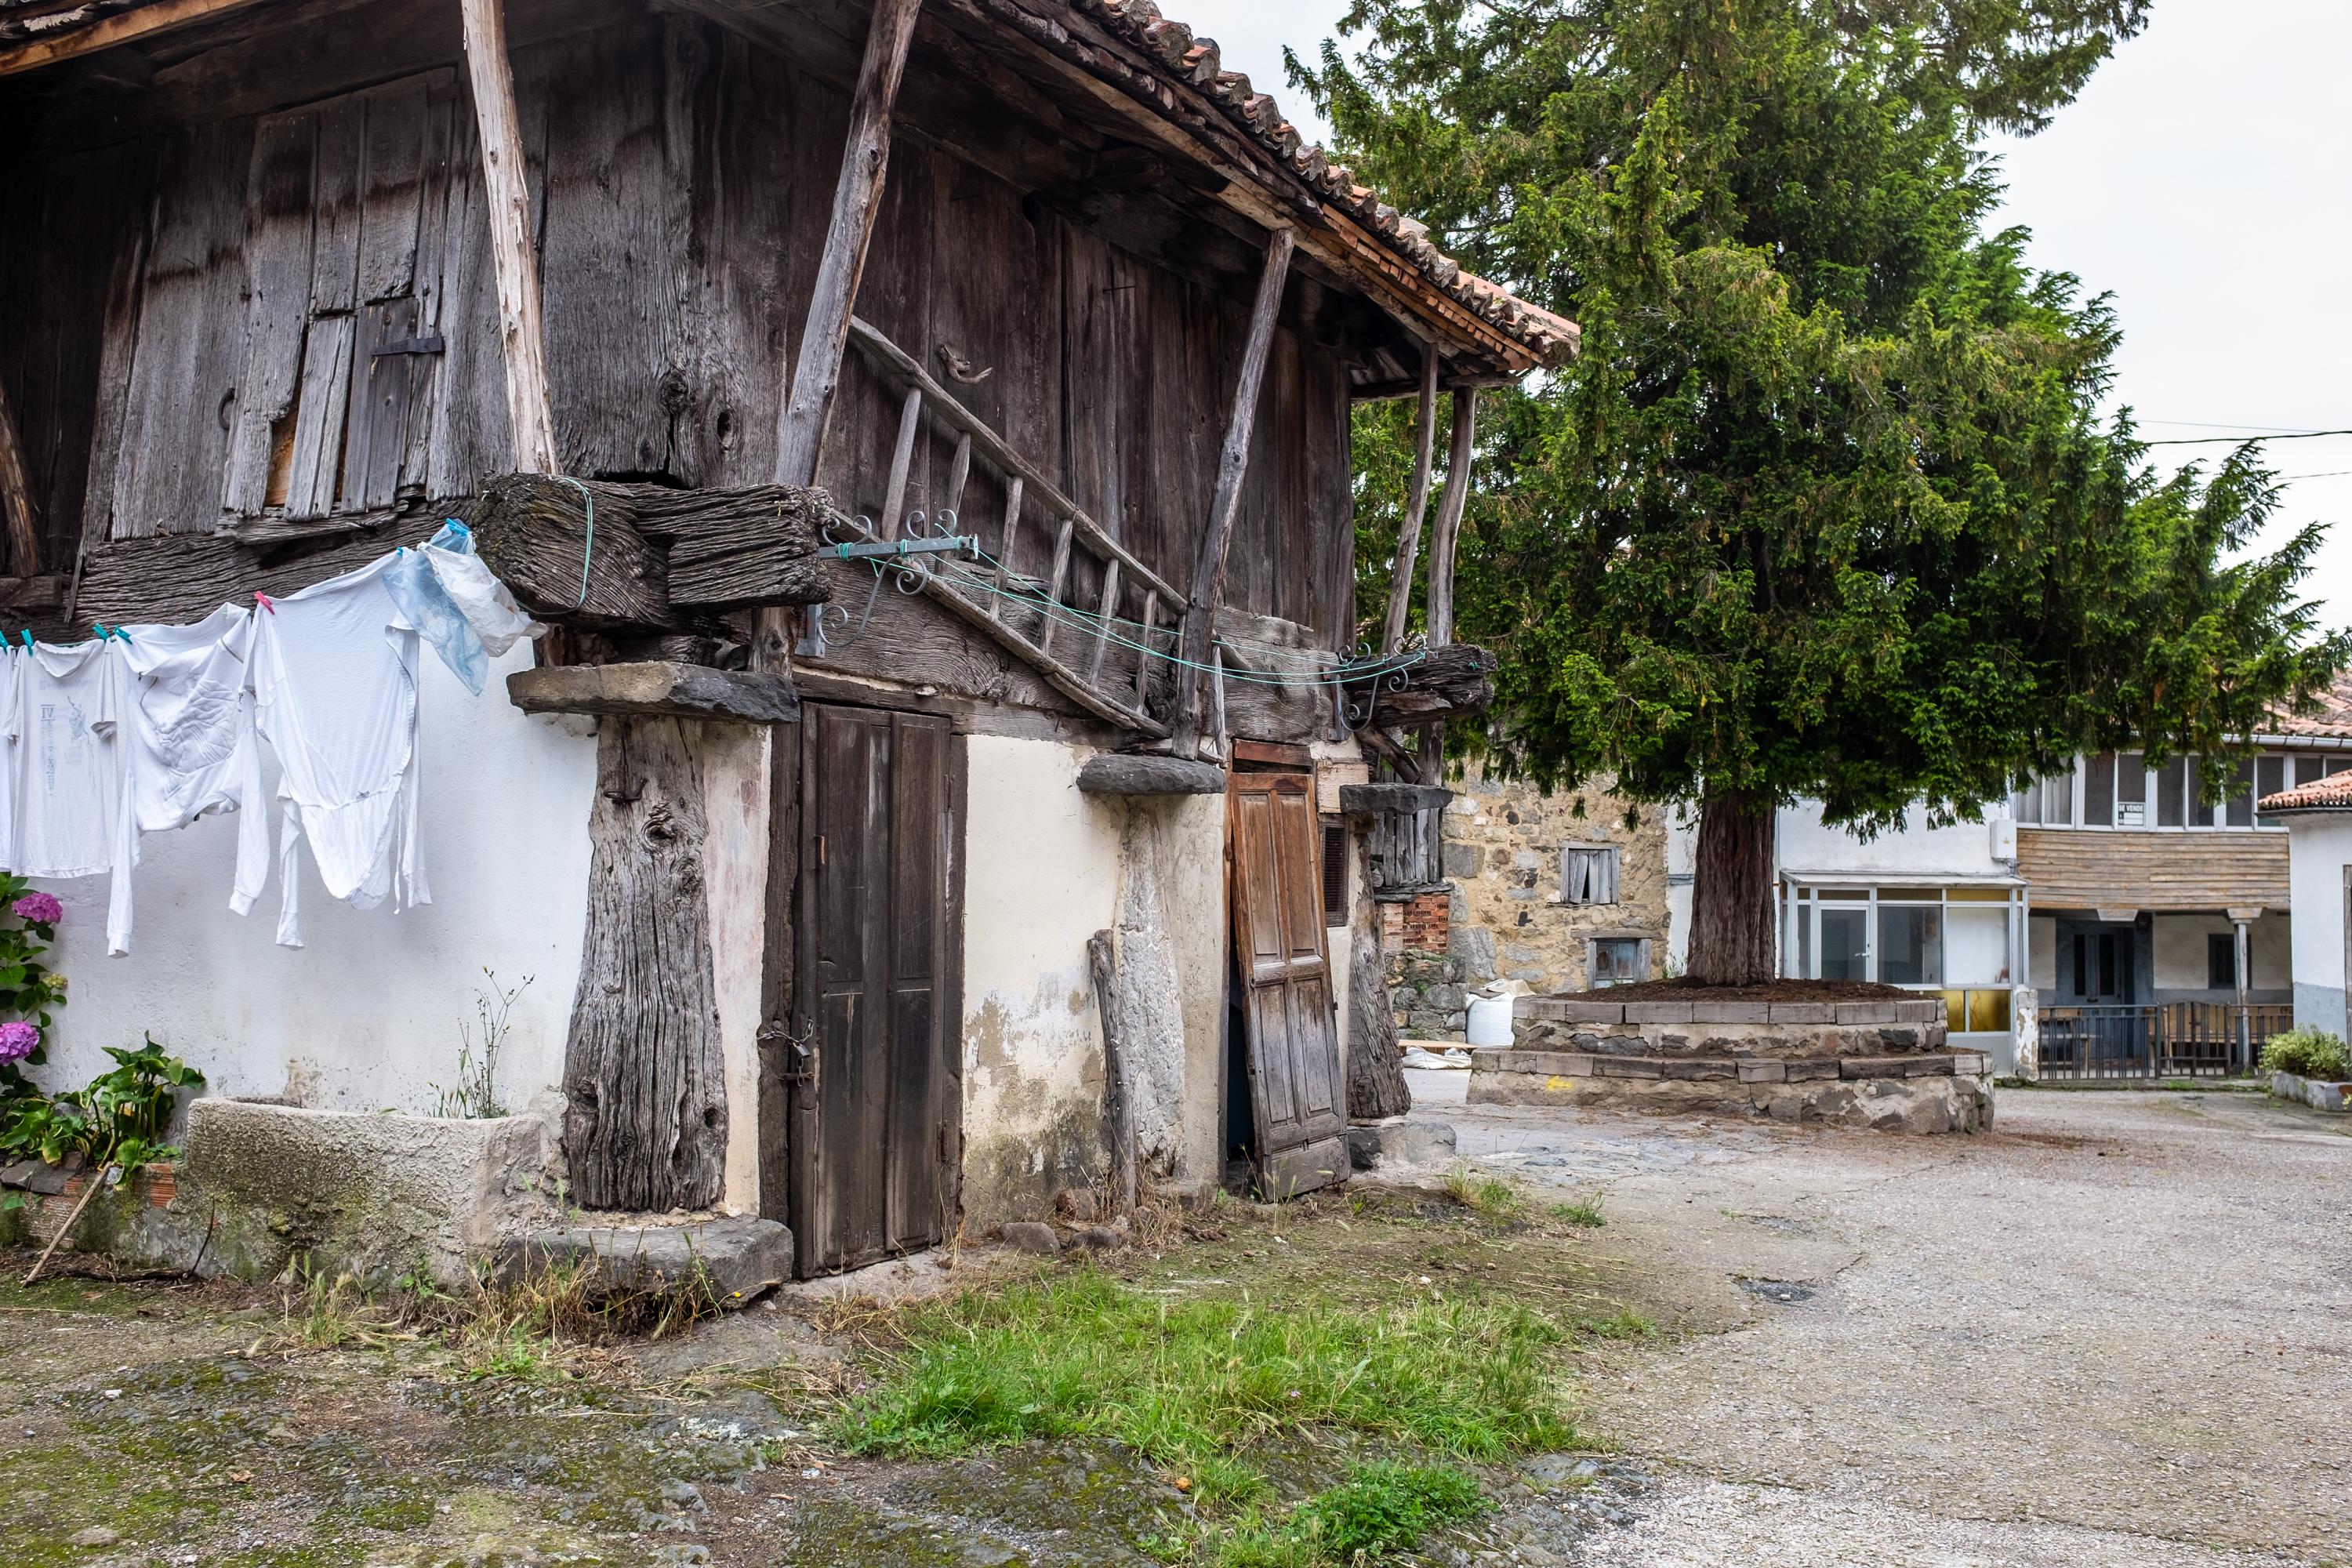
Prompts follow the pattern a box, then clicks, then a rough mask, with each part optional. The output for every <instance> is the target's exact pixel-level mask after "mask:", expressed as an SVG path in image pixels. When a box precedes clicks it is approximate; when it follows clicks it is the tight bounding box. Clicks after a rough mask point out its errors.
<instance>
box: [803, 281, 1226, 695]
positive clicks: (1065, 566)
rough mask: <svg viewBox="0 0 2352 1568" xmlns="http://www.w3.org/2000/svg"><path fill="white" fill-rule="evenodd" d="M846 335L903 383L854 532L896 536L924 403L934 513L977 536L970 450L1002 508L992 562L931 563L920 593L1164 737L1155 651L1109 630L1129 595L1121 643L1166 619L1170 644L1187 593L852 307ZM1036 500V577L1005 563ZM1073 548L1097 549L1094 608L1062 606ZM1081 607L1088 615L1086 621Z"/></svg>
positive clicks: (1149, 639) (1150, 639) (1071, 575)
mask: <svg viewBox="0 0 2352 1568" xmlns="http://www.w3.org/2000/svg"><path fill="white" fill-rule="evenodd" d="M849 341H850V342H851V343H852V344H854V345H855V346H856V348H857V350H858V352H859V353H863V354H864V355H865V356H866V359H867V361H868V362H869V363H872V364H873V366H874V367H875V369H876V370H877V372H878V373H880V374H881V375H882V376H883V378H884V379H885V380H887V381H888V382H890V383H891V384H893V385H898V386H903V387H905V388H906V401H905V402H904V403H903V404H902V405H900V410H899V416H898V445H897V447H895V448H894V449H893V451H892V453H891V458H890V479H889V483H888V486H887V489H886V490H885V493H884V500H883V502H882V518H881V521H880V522H879V524H877V525H876V526H875V527H872V528H866V527H863V526H862V525H859V524H858V523H857V522H856V520H854V519H853V520H850V523H851V527H852V531H857V532H863V533H865V534H866V537H867V538H868V539H869V540H872V541H876V542H896V541H897V539H898V527H899V517H900V515H901V508H903V507H904V506H905V504H906V500H907V480H908V474H909V472H910V471H911V470H912V468H913V467H914V459H915V443H916V442H917V441H918V440H919V439H920V438H921V436H922V424H923V416H924V414H925V413H926V412H928V413H929V415H930V416H931V419H932V420H933V421H934V422H935V423H936V424H937V425H938V426H940V428H941V429H942V430H944V431H945V432H946V433H947V434H949V435H950V436H952V437H954V438H955V456H954V458H952V459H951V460H950V463H949V466H948V482H947V489H946V491H945V497H946V500H945V506H944V508H943V510H952V511H953V512H955V514H956V517H957V523H956V531H958V532H959V533H965V534H973V535H980V534H982V530H981V528H980V527H978V526H977V525H976V524H974V523H971V522H970V521H967V520H965V518H964V515H963V510H962V504H961V503H962V500H963V490H964V485H965V482H966V480H967V479H969V478H970V477H971V464H972V459H973V458H975V457H976V458H979V459H980V460H981V461H982V462H983V463H985V464H986V465H988V466H989V467H990V468H993V469H995V470H996V471H997V473H998V475H999V476H1000V477H1001V478H1002V479H1003V483H1004V515H1003V519H1002V520H1001V521H999V522H998V524H997V527H996V530H995V533H994V538H993V541H992V542H984V543H983V545H982V548H983V549H986V550H987V552H988V553H989V554H990V555H992V556H993V557H994V559H995V563H996V564H995V565H994V566H993V567H983V568H972V567H969V566H950V567H948V568H946V569H945V570H935V571H933V572H931V573H930V574H929V575H928V576H926V577H925V579H924V582H923V592H924V593H926V594H928V595H930V596H931V597H932V598H933V599H935V600H937V601H938V602H939V603H940V605H942V606H944V607H945V608H946V609H947V610H948V611H950V613H951V614H953V615H955V616H960V617H961V618H962V619H963V620H965V621H968V622H970V623H971V625H972V626H977V627H978V628H979V629H980V630H981V631H982V632H984V633H986V634H987V635H988V636H989V637H991V638H992V639H994V640H995V641H996V642H997V643H998V644H999V645H1000V646H1002V647H1004V648H1005V649H1006V650H1007V651H1008V652H1011V653H1013V654H1015V655H1017V656H1018V657H1019V658H1022V659H1023V660H1024V661H1025V662H1027V663H1028V664H1030V665H1032V666H1034V668H1036V669H1037V670H1038V671H1039V672H1040V673H1042V674H1043V675H1044V676H1045V679H1046V680H1047V681H1048V682H1049V683H1051V684H1052V686H1053V687H1054V689H1055V690H1057V691H1059V692H1061V693H1062V694H1063V695H1064V696H1066V697H1067V698H1069V699H1070V700H1072V701H1074V702H1076V703H1077V704H1078V706H1080V707H1081V708H1084V709H1085V710H1087V711H1088V712H1090V713H1092V714H1094V715H1095V716H1096V717H1097V718H1100V719H1106V720H1108V721H1110V722H1112V723H1114V724H1117V725H1119V726H1121V727H1122V728H1125V729H1129V730H1134V731H1139V732H1141V733H1143V734H1146V735H1150V736H1152V737H1154V738H1159V737H1163V736H1165V735H1166V734H1167V733H1168V732H1169V727H1168V726H1167V725H1166V724H1163V723H1161V722H1160V721H1159V720H1157V719H1155V718H1153V717H1152V716H1151V715H1150V713H1149V712H1148V711H1146V710H1145V706H1144V704H1145V698H1146V694H1147V692H1148V690H1149V689H1150V678H1151V666H1152V664H1153V662H1154V660H1153V657H1152V655H1151V654H1150V653H1149V652H1145V651H1143V650H1142V649H1138V648H1129V647H1124V646H1121V645H1120V644H1119V643H1115V642H1114V641H1113V628H1114V626H1115V625H1116V622H1117V618H1118V615H1119V612H1120V609H1121V607H1122V606H1123V605H1125V604H1126V603H1127V602H1128V601H1129V600H1135V601H1139V605H1140V610H1141V619H1140V622H1139V628H1140V629H1136V628H1134V627H1130V628H1129V630H1128V631H1126V632H1124V633H1122V634H1120V635H1121V637H1123V638H1124V640H1125V641H1128V642H1135V643H1141V644H1143V645H1145V647H1157V646H1158V643H1159V641H1160V633H1159V628H1160V626H1161V625H1162V617H1163V616H1164V617H1165V624H1166V625H1167V626H1168V628H1169V631H1168V633H1167V634H1166V637H1167V640H1168V641H1169V642H1170V643H1171V646H1172V643H1173V638H1174V632H1175V628H1176V627H1177V626H1179V625H1181V622H1182V620H1183V616H1184V612H1185V610H1186V609H1188V608H1189V607H1190V601H1189V600H1187V599H1186V598H1185V596H1184V595H1183V594H1181V592H1179V591H1178V590H1177V589H1175V588H1174V587H1172V586H1171V585H1170V584H1168V582H1167V581H1166V580H1165V579H1163V578H1162V577H1160V574H1158V573H1156V572H1154V571H1152V570H1151V568H1150V567H1149V566H1146V565H1145V564H1144V563H1142V562H1140V561H1139V560H1137V559H1136V557H1135V556H1134V555H1133V554H1132V553H1131V552H1129V550H1128V549H1127V547H1126V546H1124V545H1122V544H1120V543H1119V542H1118V540H1116V539H1113V538H1112V537H1111V536H1110V533H1109V531H1108V530H1107V529H1105V528H1104V527H1103V526H1102V524H1100V523H1098V522H1097V521H1095V520H1094V519H1093V518H1091V517H1089V516H1087V513H1086V512H1085V510H1083V509H1081V508H1080V507H1079V506H1078V504H1077V503H1076V501H1074V500H1071V499H1070V498H1069V497H1068V496H1066V495H1065V494H1063V493H1062V489H1061V487H1059V486H1058V485H1056V484H1055V483H1054V481H1053V480H1052V479H1048V478H1046V476H1045V472H1044V470H1043V469H1041V468H1038V467H1037V466H1036V465H1035V464H1034V463H1032V462H1030V461H1029V459H1027V458H1024V457H1023V456H1022V455H1021V454H1020V453H1018V452H1016V451H1014V450H1013V447H1011V445H1009V444H1008V443H1007V442H1006V441H1005V439H1004V438H1003V437H1002V436H999V435H998V434H997V433H996V432H995V431H993V430H992V429H990V428H989V427H988V426H987V425H986V424H985V423H984V422H983V421H982V419H981V418H980V416H977V415H975V414H973V413H972V412H971V410H970V409H968V408H966V407H965V406H964V405H962V404H961V403H960V402H958V401H957V400H956V398H955V396H954V395H953V394H951V393H950V392H949V391H948V389H947V388H946V387H944V386H941V385H940V384H939V383H938V382H937V381H935V380H933V379H932V377H931V375H930V373H929V372H928V371H926V370H925V369H924V368H923V367H922V365H921V363H919V362H918V361H917V360H916V359H915V358H914V356H912V355H911V354H909V353H907V352H906V351H905V350H904V349H901V348H900V347H898V344H896V343H894V342H891V341H890V340H889V339H888V338H886V337H884V336H883V335H882V334H881V333H880V332H878V331H875V330H874V328H873V327H872V326H871V325H869V324H867V323H866V322H865V321H859V320H858V319H857V318H856V317H855V316H853V317H851V318H850V321H849ZM1033 503H1034V507H1035V509H1036V510H1041V511H1043V512H1044V513H1045V526H1046V527H1048V528H1049V529H1051V530H1053V539H1054V554H1053V565H1052V567H1051V569H1050V571H1049V573H1048V574H1047V575H1046V576H1045V577H1044V578H1042V579H1041V578H1033V577H1027V576H1024V575H1022V574H1017V573H1015V572H1013V569H1012V564H1011V563H1012V562H1013V551H1014V549H1015V547H1016V546H1017V545H1018V544H1019V543H1020V541H1021V538H1022V514H1023V512H1024V510H1027V509H1029V508H1030V507H1031V506H1032V505H1033ZM1079 551H1084V552H1087V553H1088V554H1090V555H1092V556H1094V557H1095V558H1096V559H1097V561H1098V562H1100V563H1101V567H1102V573H1101V575H1102V592H1101V594H1100V595H1098V596H1097V600H1096V602H1095V604H1094V605H1092V606H1090V607H1084V608H1082V607H1081V606H1078V605H1071V604H1066V603H1065V602H1064V598H1063V595H1064V593H1065V591H1066V589H1068V588H1070V587H1073V586H1075V584H1076V582H1077V580H1078V576H1079V574H1077V573H1076V572H1075V571H1074V567H1075V566H1076V561H1075V560H1074V558H1073V557H1074V554H1075V552H1079ZM941 559H944V558H941ZM963 584H971V586H965V585H963ZM1061 612H1075V614H1074V615H1065V614H1062V613H1061ZM1087 616H1091V617H1092V620H1091V622H1090V623H1089V622H1088V621H1087ZM1057 641H1059V642H1060V643H1061V645H1062V647H1063V651H1062V652H1060V653H1056V652H1055V643H1056V642H1057Z"/></svg>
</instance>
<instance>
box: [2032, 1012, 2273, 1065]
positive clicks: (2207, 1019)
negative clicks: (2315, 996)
mask: <svg viewBox="0 0 2352 1568" xmlns="http://www.w3.org/2000/svg"><path fill="white" fill-rule="evenodd" d="M2241 1012H2242V1013H2243V1014H2244V1015H2245V1024H2246V1028H2245V1039H2246V1041H2247V1046H2246V1047H2245V1049H2243V1050H2242V1049H2241V1047H2240V1046H2239V1043H2238V1042H2239V1029H2238V1020H2239V1015H2240V1013H2241ZM2293 1027H2294V1007H2293V1006H2292V1005H2288V1004H2286V1003H2283V1002H2282V1003H2262V1004H2257V1005H2252V1006H2248V1007H2245V1008H2240V1007H2238V1006H2237V1005H2235V1004H2233V1003H2228V1002H2166V1003H2162V1004H2151V1005H2142V1006H2115V1005H2105V1006H2084V1007H2044V1008H2042V1010H2041V1022H2040V1028H2039V1035H2040V1040H2039V1044H2038V1046H2037V1049H2036V1061H2037V1062H2038V1064H2039V1068H2040V1074H2041V1076H2042V1077H2043V1078H2045V1079H2100V1078H2107V1079H2166V1078H2221V1077H2225V1076H2227V1075H2229V1074H2231V1073H2233V1072H2241V1071H2244V1070H2246V1069H2248V1068H2251V1067H2252V1065H2253V1064H2252V1062H2251V1061H2250V1060H2248V1059H2247V1052H2248V1051H2252V1052H2259V1051H2260V1050H2261V1049H2262V1046H2263V1041H2264V1040H2266V1039H2268V1038H2270V1037H2271V1036H2273V1035H2275V1034H2279V1033H2282V1032H2284V1031H2285V1030H2287V1029H2291V1028H2293Z"/></svg>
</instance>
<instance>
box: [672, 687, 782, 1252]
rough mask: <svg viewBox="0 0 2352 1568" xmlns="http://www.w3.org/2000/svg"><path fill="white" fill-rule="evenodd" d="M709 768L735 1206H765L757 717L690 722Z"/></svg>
mask: <svg viewBox="0 0 2352 1568" xmlns="http://www.w3.org/2000/svg"><path fill="white" fill-rule="evenodd" d="M686 730H687V733H688V738H689V743H690V744H691V745H692V746H693V748H694V752H695V761H696V764H697V766H698V768H699V769H700V772H701V777H702V809H703V818H704V823H705V826H706V828H707V833H706V837H704V839H703V847H702V879H703V893H704V897H705V899H706V900H707V901H708V903H709V909H710V970H711V974H710V978H711V982H712V987H713V992H714V994H715V996H716V999H717V1001H718V1004H719V1053H720V1059H721V1062H722V1063H723V1066H724V1068H725V1073H726V1086H727V1184H726V1197H725V1199H724V1204H725V1206H726V1207H727V1208H728V1209H730V1210H731V1211H733V1212H735V1213H737V1214H757V1213H759V1212H760V1045H759V1029H760V958H761V948H762V947H763V946H764V944H765V942H766V941H767V929H768V921H767V914H768V756H769V741H770V737H771V736H772V733H773V731H771V730H770V729H769V728H768V727H767V726H765V725H756V724H689V725H688V726H686Z"/></svg>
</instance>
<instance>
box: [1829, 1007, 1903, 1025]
mask: <svg viewBox="0 0 2352 1568" xmlns="http://www.w3.org/2000/svg"><path fill="white" fill-rule="evenodd" d="M1837 1021H1838V1022H1839V1023H1841V1024H1892V1023H1893V1022H1895V1004H1894V1003H1892V1002H1841V1003H1839V1004H1838V1005H1837Z"/></svg>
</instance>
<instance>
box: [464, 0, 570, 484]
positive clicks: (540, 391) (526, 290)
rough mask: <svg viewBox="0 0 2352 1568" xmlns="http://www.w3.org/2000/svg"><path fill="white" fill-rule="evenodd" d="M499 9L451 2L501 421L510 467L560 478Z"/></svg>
mask: <svg viewBox="0 0 2352 1568" xmlns="http://www.w3.org/2000/svg"><path fill="white" fill-rule="evenodd" d="M501 5H503V0H459V7H460V13H461V15H462V16H463V19H464V24H465V34H466V66H467V71H468V72H469V73H470V74H471V77H472V81H473V88H474V125H475V129H476V131H477V132H478V134H479V135H480V138H481V144H482V184H483V188H484V190H485V192H486V194H487V195H488V198H489V199H488V206H489V215H490V258H491V266H492V269H493V270H494V271H495V272H496V274H497V276H498V285H499V349H500V351H501V357H502V358H503V360H504V362H505V365H506V380H507V419H508V423H509V430H510V433H511V435H512V437H513V441H514V466H515V468H516V469H517V470H519V471H520V472H522V473H527V474H560V473H562V471H563V466H562V462H561V461H560V460H559V459H558V458H557V456H556V450H555V414H554V411H553V407H552V405H551V403H550V402H549V400H548V392H547V338H546V332H545V328H544V324H543V317H542V312H541V309H540V292H539V252H538V247H537V245H536V243H535V241H534V235H533V228H532V224H531V201H530V180H529V179H528V177H527V174H526V171H525V169H524V164H523V150H522V117H521V115H520V112H519V111H518V110H516V108H515V91H514V68H513V67H512V65H511V63H510V62H509V60H508V58H507V24H506V16H505V15H504V13H503V12H502V10H501V9H500V7H501Z"/></svg>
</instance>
